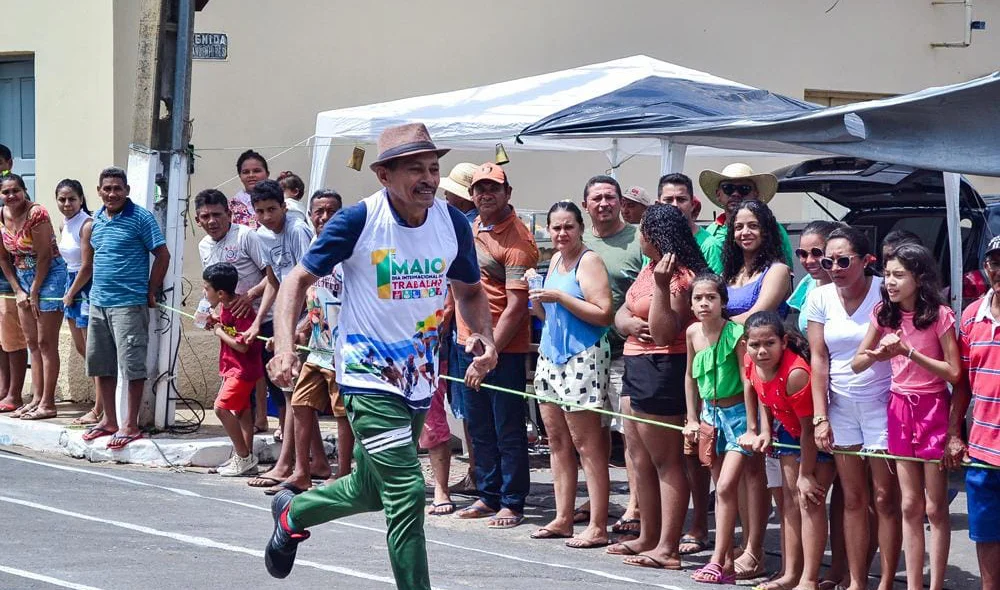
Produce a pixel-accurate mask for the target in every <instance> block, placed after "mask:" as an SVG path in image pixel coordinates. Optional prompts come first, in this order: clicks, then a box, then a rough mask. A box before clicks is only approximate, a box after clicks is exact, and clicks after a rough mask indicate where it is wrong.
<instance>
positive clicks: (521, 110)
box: [309, 55, 817, 190]
mask: <svg viewBox="0 0 1000 590" xmlns="http://www.w3.org/2000/svg"><path fill="white" fill-rule="evenodd" d="M649 80H652V81H654V82H655V83H657V84H659V87H660V88H669V89H670V91H671V92H673V93H674V94H675V95H676V96H678V97H679V99H678V101H677V102H676V104H680V105H682V106H687V107H688V109H687V111H686V112H685V113H684V116H689V117H695V116H698V117H705V116H711V115H715V116H722V117H725V118H726V119H727V120H731V119H732V118H733V117H734V116H735V115H737V114H738V115H740V116H742V117H753V116H754V115H763V114H767V113H775V112H786V111H788V112H789V113H790V114H792V113H801V112H804V111H811V110H815V109H816V108H817V107H815V106H814V105H809V104H808V103H803V102H801V101H796V100H794V99H789V98H787V97H783V96H780V95H776V94H772V93H769V92H767V91H764V90H759V89H757V88H753V87H751V86H747V85H745V84H741V83H739V82H733V81H732V80H726V79H724V78H720V77H718V76H713V75H712V74H708V73H705V72H700V71H697V70H692V69H689V68H685V67H681V66H677V65H674V64H670V63H667V62H663V61H660V60H656V59H653V58H650V57H647V56H644V55H637V56H632V57H626V58H623V59H618V60H614V61H609V62H605V63H599V64H592V65H587V66H581V67H577V68H571V69H568V70H562V71H558V72H551V73H548V74H542V75H538V76H531V77H528V78H521V79H517V80H510V81H507V82H499V83H496V84H489V85H486V86H480V87H478V88H468V89H464V90H456V91H452V92H443V93H439V94H431V95H427V96H418V97H413V98H405V99H401V100H394V101H390V102H383V103H377V104H370V105H364V106H357V107H350V108H344V109H337V110H331V111H324V112H321V113H319V114H318V115H317V117H316V132H315V137H314V144H313V145H314V150H313V161H312V171H311V173H310V179H309V181H310V182H309V186H310V190H314V189H315V188H317V187H319V186H320V185H322V183H323V179H324V177H325V174H326V165H327V160H328V157H329V152H330V146H331V145H355V144H359V143H362V144H373V143H375V142H376V141H377V139H378V136H379V134H380V133H381V132H382V130H383V129H385V128H386V127H389V126H392V125H397V124H400V123H405V122H412V121H421V122H423V123H424V124H426V125H427V128H428V130H429V131H430V133H431V137H433V138H434V142H435V143H436V144H438V145H440V146H442V147H449V148H453V149H470V150H492V149H493V148H494V146H495V144H496V143H499V142H503V143H504V144H505V147H507V148H508V149H530V150H556V151H602V152H604V153H605V154H607V156H608V158H609V159H610V160H611V163H612V166H616V165H617V164H618V163H620V162H621V161H622V160H623V159H625V158H627V157H629V156H631V155H635V154H646V155H655V156H659V155H661V154H662V153H663V145H662V144H661V142H660V140H659V139H655V138H637V139H612V138H568V139H565V140H559V139H551V138H524V139H523V140H522V141H521V142H519V143H518V144H517V145H515V143H514V142H515V138H516V137H517V136H518V134H519V133H521V131H522V130H524V129H525V128H526V127H528V126H529V125H531V124H532V123H535V122H537V121H540V120H542V119H543V118H545V117H547V116H549V115H551V114H553V113H557V112H559V111H562V110H565V109H567V108H569V107H572V106H573V105H576V104H580V103H583V102H586V101H589V100H592V99H595V98H599V97H601V96H604V95H607V94H609V93H612V92H615V91H619V90H621V89H625V88H628V87H630V86H632V85H635V84H637V83H641V82H643V81H649ZM713 95H720V96H722V97H723V100H717V104H714V105H712V107H713V108H712V110H710V111H706V110H705V109H706V107H705V105H704V103H705V102H707V101H709V100H710V99H711V97H712V96H713ZM684 99H687V103H686V104H685V103H684ZM772 151H774V150H772ZM779 151H780V150H779ZM793 151H795V152H804V153H817V152H816V151H815V150H812V149H808V148H801V149H795V150H793Z"/></svg>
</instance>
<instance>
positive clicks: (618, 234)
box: [578, 175, 652, 535]
mask: <svg viewBox="0 0 1000 590" xmlns="http://www.w3.org/2000/svg"><path fill="white" fill-rule="evenodd" d="M583 209H584V210H585V211H586V212H587V214H588V215H589V216H590V228H589V229H587V230H585V231H584V232H583V243H584V245H585V246H586V247H587V248H590V249H591V250H593V251H594V252H597V254H598V255H600V257H601V258H602V259H604V265H605V266H606V267H607V269H608V278H609V280H610V282H611V300H612V305H613V306H614V308H615V312H617V311H618V309H619V308H620V307H621V306H622V304H623V303H625V293H626V292H627V291H628V288H629V287H631V286H632V283H633V282H634V281H635V277H636V276H638V275H639V271H640V270H642V250H641V249H640V248H639V230H638V229H637V227H636V226H634V225H632V224H629V223H625V221H624V220H623V219H622V215H621V212H622V188H621V186H620V185H619V184H618V181H617V180H615V179H614V178H612V177H610V176H605V175H599V176H595V177H593V178H591V179H590V180H588V181H587V184H586V186H585V187H584V189H583ZM644 331H645V337H646V338H650V339H652V336H650V335H649V328H648V326H646V327H645V328H644ZM638 337H643V336H638ZM608 339H609V341H610V343H611V383H610V386H609V387H608V399H609V400H610V401H611V409H612V410H614V411H615V412H622V413H624V414H628V413H629V403H628V398H627V397H625V398H622V397H621V390H622V377H623V376H624V375H625V362H624V360H623V359H622V348H623V347H624V344H625V341H624V339H623V338H622V336H621V335H620V334H618V333H617V332H616V331H615V330H614V329H612V330H611V331H610V332H609V333H608ZM611 430H614V431H615V432H618V433H622V432H624V424H623V422H622V419H620V418H614V419H612V421H611ZM625 469H626V473H627V474H628V480H629V489H630V490H634V489H636V483H635V481H634V479H633V470H632V469H631V468H630V461H629V459H628V452H626V453H625ZM637 504H638V503H637V501H636V498H635V495H634V494H631V495H630V498H629V503H628V507H627V508H626V509H625V514H623V515H622V517H621V519H620V520H619V521H618V523H617V524H616V525H615V526H614V527H612V530H613V532H615V533H618V534H635V535H638V534H639V521H638V518H639V515H638V512H637V511H638V507H637ZM586 510H587V508H586V507H581V508H580V509H579V510H578V512H584V511H586ZM582 517H583V515H581V519H582Z"/></svg>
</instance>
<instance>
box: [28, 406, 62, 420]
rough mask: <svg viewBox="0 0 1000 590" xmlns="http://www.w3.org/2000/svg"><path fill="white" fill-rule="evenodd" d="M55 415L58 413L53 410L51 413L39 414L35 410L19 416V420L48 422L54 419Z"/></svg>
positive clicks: (39, 412)
mask: <svg viewBox="0 0 1000 590" xmlns="http://www.w3.org/2000/svg"><path fill="white" fill-rule="evenodd" d="M57 415H58V413H57V412H56V411H55V410H53V411H51V412H41V411H39V410H38V409H37V408H36V409H34V410H32V411H30V412H25V413H24V414H21V420H50V419H52V418H55V417H56V416H57Z"/></svg>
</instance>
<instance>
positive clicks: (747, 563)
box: [722, 201, 791, 580]
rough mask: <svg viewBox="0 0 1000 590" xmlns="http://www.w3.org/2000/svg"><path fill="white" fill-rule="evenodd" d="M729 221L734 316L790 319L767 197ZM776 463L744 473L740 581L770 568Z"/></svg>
mask: <svg viewBox="0 0 1000 590" xmlns="http://www.w3.org/2000/svg"><path fill="white" fill-rule="evenodd" d="M727 224H728V226H729V228H728V231H727V232H726V241H725V243H724V244H723V247H722V263H723V273H722V278H723V280H724V281H725V282H726V289H727V291H728V295H729V303H728V304H727V308H726V309H727V311H728V312H729V316H730V317H731V318H732V320H733V321H734V322H736V323H738V324H742V323H743V322H745V321H746V320H747V318H749V317H750V316H751V315H753V314H754V313H756V312H758V311H776V312H778V313H779V314H780V315H781V317H785V315H787V313H788V304H787V303H785V299H786V298H787V297H788V293H789V291H790V287H791V270H790V269H789V268H788V265H787V264H785V262H784V256H783V255H782V252H781V233H780V230H779V229H778V221H777V220H776V219H775V218H774V213H772V212H771V208H770V207H768V206H767V205H766V204H765V203H763V202H761V201H743V202H741V203H740V204H739V206H738V207H737V208H736V211H735V212H734V213H733V215H731V216H729V219H728V221H727ZM771 465H772V467H771V469H770V477H768V471H767V469H766V467H765V460H764V457H763V456H761V455H759V454H756V455H754V456H752V457H750V458H749V459H748V461H747V465H746V468H745V469H744V471H743V483H744V484H745V486H746V494H745V497H746V502H745V503H744V502H741V514H742V515H743V518H741V521H742V522H744V523H746V524H745V527H744V528H745V529H746V531H745V534H744V538H743V542H744V544H745V547H744V551H743V554H742V555H740V557H739V559H737V561H736V577H737V579H740V580H746V579H752V578H756V577H758V576H759V575H760V574H761V573H763V571H764V568H763V565H762V563H761V561H762V560H763V557H764V547H763V543H764V532H765V530H766V528H767V514H768V512H770V506H769V499H768V495H767V493H766V491H765V490H766V489H767V488H770V489H773V490H776V493H775V495H776V496H778V493H779V492H780V489H781V487H782V482H781V470H780V468H779V467H778V463H777V461H775V460H772V461H771ZM779 502H780V499H779Z"/></svg>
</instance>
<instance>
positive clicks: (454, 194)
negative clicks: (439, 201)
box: [440, 162, 479, 225]
mask: <svg viewBox="0 0 1000 590" xmlns="http://www.w3.org/2000/svg"><path fill="white" fill-rule="evenodd" d="M476 168H478V166H476V165H475V164H471V163H469V162H461V163H459V164H455V167H454V168H452V169H451V172H450V173H449V174H448V176H445V177H444V178H442V179H441V186H440V188H441V191H442V192H443V193H444V200H445V201H448V204H449V205H451V206H452V207H454V208H456V209H458V210H459V211H461V212H462V213H464V214H465V217H466V219H468V220H469V224H470V225H471V224H472V222H474V221H475V220H476V217H477V216H479V210H478V209H476V203H475V202H473V200H472V195H470V194H469V187H470V186H472V175H473V174H475V172H476Z"/></svg>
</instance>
